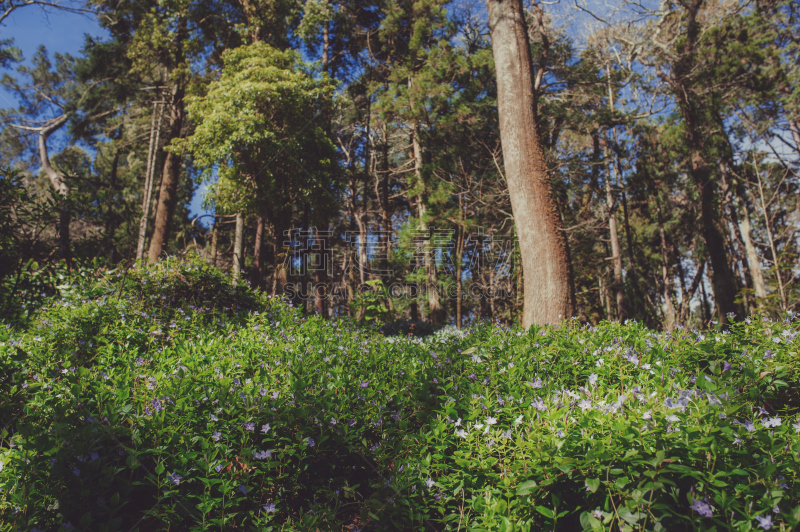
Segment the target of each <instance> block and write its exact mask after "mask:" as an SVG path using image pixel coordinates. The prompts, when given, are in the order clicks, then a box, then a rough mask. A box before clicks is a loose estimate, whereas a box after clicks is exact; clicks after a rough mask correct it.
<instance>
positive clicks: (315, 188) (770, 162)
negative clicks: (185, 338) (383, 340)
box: [0, 0, 800, 330]
mask: <svg viewBox="0 0 800 532" xmlns="http://www.w3.org/2000/svg"><path fill="white" fill-rule="evenodd" d="M490 4H491V2H490ZM514 4H515V5H516V3H514ZM562 4H563V3H562ZM497 5H498V6H499V5H500V4H499V3H498V4H497ZM504 5H506V4H504ZM487 6H488V7H492V6H491V5H488V4H487V5H484V4H483V3H481V2H472V1H466V0H465V1H457V2H446V1H444V0H418V1H411V0H408V1H397V0H378V1H375V2H363V1H360V2H353V3H349V2H346V1H341V2H335V1H328V0H307V1H306V2H302V1H299V0H274V1H263V2H262V1H260V0H236V1H231V2H227V1H226V2H202V1H193V2H188V1H175V2H172V1H169V2H155V1H152V2H150V1H142V0H137V1H129V2H123V3H117V2H101V1H93V2H90V3H89V4H86V5H85V6H84V5H78V4H63V5H60V4H54V5H49V4H44V5H43V6H37V5H31V6H27V5H21V4H15V3H13V2H12V3H9V6H8V9H9V11H10V10H13V9H49V10H50V12H51V13H52V16H57V15H58V13H59V9H73V10H80V11H81V12H82V13H84V14H85V16H90V17H97V20H98V22H99V24H100V25H101V26H102V28H104V29H105V30H107V34H108V38H107V39H104V40H98V39H96V38H92V37H88V36H87V38H86V42H85V44H84V46H83V48H82V52H81V53H80V54H79V55H77V56H71V55H66V54H60V53H58V51H53V50H50V51H48V50H46V49H44V48H41V49H40V50H39V51H38V52H37V53H36V55H35V56H34V57H32V58H28V61H26V62H24V63H19V62H20V60H22V59H23V58H22V57H20V54H19V50H17V49H16V48H15V47H14V43H13V40H9V39H7V40H6V41H3V47H2V60H3V67H4V70H5V73H4V75H3V78H2V84H3V87H4V89H5V90H6V91H7V92H8V93H9V94H12V95H13V96H14V97H15V98H16V101H17V102H18V104H19V106H18V107H16V108H11V107H6V108H4V109H3V110H2V115H1V116H0V119H1V120H2V123H3V129H2V139H1V140H0V164H2V168H3V178H2V181H0V186H2V195H0V211H2V217H1V218H0V220H1V221H0V224H1V225H0V235H2V246H0V248H1V249H2V251H0V254H2V255H0V264H1V265H2V266H0V279H1V280H2V292H0V297H2V300H3V303H2V305H3V307H4V309H5V311H6V312H8V311H9V309H11V308H18V306H19V298H20V297H22V298H23V299H30V302H29V304H31V305H35V304H36V299H37V298H40V297H41V295H42V294H48V293H54V292H55V291H56V289H55V286H56V284H57V280H56V279H58V278H59V276H64V275H66V276H67V277H68V276H69V275H70V272H71V271H73V270H74V269H75V268H79V267H81V265H83V266H84V267H86V268H89V269H97V268H99V267H106V268H110V267H114V266H115V265H120V264H124V265H132V264H134V263H135V262H136V261H137V260H138V261H149V262H154V261H157V260H160V259H163V258H165V257H167V256H173V255H179V256H186V255H187V254H196V255H200V256H201V257H203V258H204V259H205V260H207V261H210V262H211V263H212V264H214V265H217V266H219V267H221V268H223V269H225V270H226V271H229V272H232V273H233V275H234V276H236V277H241V282H247V283H249V284H250V285H251V286H253V287H259V288H261V289H263V290H265V291H267V292H269V293H270V294H273V295H277V296H285V297H289V298H290V299H292V300H293V303H294V304H295V306H300V307H303V308H304V309H306V311H307V313H314V312H318V313H323V314H324V315H352V316H355V317H357V318H362V319H363V318H365V317H368V316H366V314H367V312H366V310H365V309H366V308H367V306H371V307H372V308H379V309H380V311H379V312H378V311H376V312H377V314H375V312H372V313H370V317H374V318H376V319H377V317H376V316H378V314H380V316H382V317H383V319H386V318H387V317H389V316H391V317H392V318H394V319H407V320H414V321H420V322H424V323H428V324H431V325H434V326H436V325H442V324H447V323H450V324H455V325H456V326H458V327H460V326H461V325H462V324H464V323H469V322H474V321H475V320H479V319H492V320H499V321H500V322H502V323H505V324H516V323H520V324H526V325H529V324H530V323H532V322H533V321H537V322H539V323H554V322H556V321H558V317H557V316H556V315H555V314H553V315H546V314H547V313H544V314H542V315H541V316H539V317H534V316H533V314H530V313H531V312H533V311H534V310H535V309H534V307H536V308H539V307H543V306H544V307H547V306H548V305H549V306H551V307H553V306H554V304H552V303H551V302H552V301H553V300H556V299H559V298H561V299H563V300H564V301H563V302H561V303H559V304H558V305H555V306H558V307H559V308H558V309H557V310H558V314H559V315H560V314H564V316H565V317H566V314H570V315H571V316H577V317H578V318H579V319H580V320H581V322H583V323H587V322H588V323H592V324H597V323H599V322H600V321H602V320H617V321H620V322H624V321H625V320H627V319H634V320H637V321H640V322H642V323H645V324H646V325H648V326H650V327H654V328H663V329H667V330H669V329H672V327H674V325H675V324H677V323H685V324H689V325H693V324H698V325H699V324H706V325H708V324H710V323H711V322H712V321H716V322H718V323H720V322H722V323H724V321H725V317H726V316H727V315H728V314H730V313H734V314H735V315H736V316H738V318H737V319H742V318H743V317H744V316H746V315H748V314H750V313H752V312H754V311H756V310H758V311H760V312H762V313H772V314H773V315H777V313H781V312H787V311H794V310H797V302H798V284H797V282H796V281H797V279H798V275H800V272H799V271H798V252H799V250H798V238H797V237H798V229H799V228H800V203H798V199H797V198H798V195H797V192H798V190H797V187H798V173H797V172H798V168H799V166H798V164H800V125H799V124H800V109H798V102H800V98H798V92H797V91H798V90H799V89H798V87H800V84H798V76H799V75H800V74H798V72H800V71H799V70H798V57H799V56H798V44H799V43H798V37H797V36H798V35H800V28H799V27H798V17H799V16H800V9H799V8H798V5H797V4H796V2H791V1H788V0H780V1H779V0H763V1H762V0H758V1H755V2H745V1H716V0H715V1H700V0H696V1H693V2H689V1H684V0H681V1H675V2H649V3H648V2H630V1H627V0H626V1H624V2H621V3H620V5H619V6H617V7H615V8H613V9H612V8H610V7H608V6H606V7H603V8H601V7H597V8H595V7H592V6H591V5H588V4H581V3H580V2H574V3H573V4H569V5H560V4H556V5H550V4H548V3H532V4H525V5H522V4H520V5H519V6H518V9H519V11H520V17H519V19H520V20H517V21H516V23H517V27H515V28H505V27H500V26H498V25H497V24H495V26H494V28H495V29H494V31H495V32H496V35H495V38H494V42H495V43H496V46H495V50H494V53H493V49H492V42H493V39H492V31H493V30H492V27H493V26H492V24H491V20H490V19H491V16H490V15H491V12H492V11H491V9H489V10H488V11H487ZM551 12H552V13H551ZM565 13H566V15H565ZM7 14H8V13H7ZM568 15H569V16H568ZM577 15H581V17H577ZM497 17H499V18H498V20H504V19H503V18H502V17H500V16H499V15H497ZM570 17H571V18H570ZM578 21H580V23H579V22H578ZM513 31H518V33H517V34H516V35H517V38H518V39H519V38H526V39H527V45H528V48H529V56H530V60H529V61H525V63H526V64H525V65H522V66H523V67H524V72H523V78H526V79H527V78H530V85H531V87H530V90H529V91H527V92H525V95H522V96H524V98H523V97H522V96H521V95H520V94H521V93H520V94H516V93H514V90H516V89H515V85H516V83H517V81H513V80H512V79H511V78H509V80H507V81H506V82H505V83H506V85H507V88H506V89H505V90H507V91H511V92H508V93H507V95H506V96H505V97H506V98H507V101H508V103H506V104H505V106H506V107H505V113H506V114H507V115H508V116H511V117H514V116H523V115H524V119H523V122H525V123H524V124H523V125H524V126H525V127H527V128H528V130H527V132H526V133H524V135H528V137H529V138H528V140H529V141H533V142H534V143H535V146H536V149H535V150H534V151H531V152H528V151H524V150H523V152H519V149H520V147H519V146H516V147H515V146H514V145H512V143H511V140H509V141H507V142H506V144H507V148H506V151H505V152H504V147H503V144H502V143H501V137H502V134H501V133H502V124H503V121H502V119H501V116H500V114H501V113H500V112H499V111H503V105H502V102H500V105H499V108H500V110H499V108H498V100H499V97H500V98H502V97H503V94H502V93H501V92H499V89H503V86H502V85H499V84H498V80H500V81H502V80H504V79H506V78H504V77H503V72H499V73H496V66H495V65H496V63H497V61H498V55H497V54H498V50H501V49H502V46H501V45H502V43H503V41H502V39H501V37H502V36H503V35H511V33H512V32H513ZM517 66H519V65H517ZM506 70H508V68H506V67H504V69H503V71H506ZM520 72H522V71H521V70H520ZM509 83H510V84H511V87H508V84H509ZM526 120H527V121H526ZM512 126H513V124H510V123H509V125H507V126H506V127H507V128H508V130H509V133H508V135H509V139H511V138H512V137H513V135H514V134H513V133H512V132H511V131H512V129H513V127H516V126H513V127H512ZM521 134H522V133H521ZM528 147H530V146H528ZM525 149H527V148H525ZM534 152H535V154H536V156H535V157H533V155H532V154H534ZM517 153H520V154H522V155H520V156H519V157H516V156H515V157H513V160H511V159H509V158H510V157H512V154H517ZM534 159H535V160H534ZM531 164H533V165H534V166H530V165H531ZM506 173H508V175H506ZM517 176H522V177H519V178H518V177H517ZM534 182H535V183H542V187H543V188H542V189H541V190H542V191H544V192H543V193H544V196H543V197H544V199H543V200H542V201H541V202H536V201H533V200H531V199H530V198H532V197H539V196H537V195H536V194H534V196H530V194H531V193H533V192H532V191H527V192H526V191H525V190H523V189H522V188H520V186H518V185H515V183H523V184H524V183H534ZM195 194H197V195H201V194H202V197H203V200H202V201H203V207H204V211H203V212H202V213H194V214H192V213H190V210H189V203H190V202H191V200H192V198H193V196H194V195H195ZM523 197H524V198H528V199H527V200H525V201H523V200H521V199H520V200H519V202H518V203H519V204H518V205H517V204H515V201H514V200H515V198H523ZM526 209H527V210H526ZM548 216H550V218H548ZM520 224H522V225H520ZM523 226H524V227H523ZM537 228H538V229H537ZM542 228H544V229H542ZM548 228H550V229H548ZM539 229H541V231H539ZM537 231H538V232H537ZM548 249H550V250H551V251H552V253H554V254H555V255H553V256H554V258H553V260H554V261H555V262H554V263H553V264H550V263H547V260H550V259H546V256H549V255H548V253H549V251H547V250H548ZM314 250H317V251H318V252H316V253H315V252H314ZM320 250H321V251H320ZM526 261H530V264H529V265H528V269H530V273H529V274H527V275H526V272H525V268H524V267H523V266H524V265H525V264H526ZM313 264H317V265H319V264H322V266H321V267H319V266H317V267H313V266H311V265H313ZM542 264H549V266H547V267H545V266H541V268H540V267H539V266H538V265H542ZM551 266H552V267H553V268H556V269H557V270H559V269H560V270H559V271H561V272H562V275H561V278H557V277H558V276H555V277H552V276H551V277H547V276H546V275H545V274H544V273H543V272H544V271H545V270H547V271H550V270H549V269H548V268H550V267H551ZM537 268H539V269H537ZM542 268H543V269H542ZM540 270H541V271H540ZM542 275H545V276H544V277H542ZM562 278H563V279H562ZM367 283H370V284H367ZM559 283H561V285H559ZM365 287H368V288H367V289H365ZM390 287H392V288H391V290H390V289H389V288H390ZM548 287H549V288H548ZM565 287H566V288H565ZM381 288H382V292H381V290H380V289H381ZM48 290H49V291H48ZM548 290H551V291H552V290H555V291H556V292H558V294H560V295H553V294H555V292H548ZM559 290H560V292H559ZM533 292H536V293H533ZM566 292H570V293H568V294H566ZM381 294H382V295H381ZM537 297H538V298H540V299H538V300H537V299H536V298H537ZM531 298H532V299H531ZM366 300H369V301H370V302H372V303H375V301H382V302H383V303H381V304H377V305H376V304H372V305H367V304H366V303H367V301H366ZM534 300H536V301H539V303H534V302H533V301H534ZM527 301H530V303H529V304H528V306H529V307H531V310H530V311H525V312H523V310H524V307H525V302H527ZM542 301H544V303H542ZM559 305H560V306H559ZM554 308H555V307H554ZM551 310H552V309H551ZM548 312H549V311H548ZM552 312H555V310H552ZM373 314H374V316H373Z"/></svg>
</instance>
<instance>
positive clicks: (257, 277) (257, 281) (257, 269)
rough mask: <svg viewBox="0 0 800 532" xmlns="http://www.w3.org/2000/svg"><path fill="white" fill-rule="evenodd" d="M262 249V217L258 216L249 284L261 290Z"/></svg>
mask: <svg viewBox="0 0 800 532" xmlns="http://www.w3.org/2000/svg"><path fill="white" fill-rule="evenodd" d="M263 247H264V217H263V216H262V215H259V216H258V223H257V224H256V240H255V244H254V245H253V275H252V279H251V280H250V284H251V285H252V287H253V288H261V282H262V279H261V273H262V272H261V254H262V248H263Z"/></svg>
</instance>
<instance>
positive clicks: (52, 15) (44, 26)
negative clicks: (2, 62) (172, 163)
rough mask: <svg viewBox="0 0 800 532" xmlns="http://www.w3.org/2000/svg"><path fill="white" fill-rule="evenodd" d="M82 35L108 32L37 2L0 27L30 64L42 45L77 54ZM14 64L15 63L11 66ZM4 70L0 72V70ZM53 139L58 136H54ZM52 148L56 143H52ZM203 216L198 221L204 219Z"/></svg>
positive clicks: (0, 93)
mask: <svg viewBox="0 0 800 532" xmlns="http://www.w3.org/2000/svg"><path fill="white" fill-rule="evenodd" d="M86 35H90V36H92V37H95V38H98V39H102V38H107V37H108V32H107V31H106V30H104V29H103V28H102V27H100V24H98V23H97V19H96V18H95V17H94V16H84V15H79V14H75V13H65V12H63V11H56V10H49V11H44V10H42V9H41V8H39V7H38V6H26V7H23V8H20V9H17V10H16V11H14V12H12V14H11V15H10V16H9V17H8V18H7V19H6V20H5V24H4V25H3V26H2V27H0V38H1V39H14V45H15V46H16V47H17V48H19V49H20V50H21V51H22V57H23V59H24V61H23V63H25V64H30V59H31V58H32V57H33V56H34V54H35V53H36V51H37V50H38V49H39V46H41V45H44V46H45V47H46V48H47V51H48V53H49V55H50V57H51V59H52V58H53V54H54V53H55V52H58V53H68V54H72V55H80V51H81V48H83V43H84V41H85V38H86ZM12 68H15V67H12ZM5 73H8V70H6V72H3V74H5ZM16 106H17V103H16V100H15V99H14V97H13V96H12V95H11V94H9V93H7V92H6V91H4V90H3V89H2V88H0V107H2V108H13V107H16ZM53 140H55V142H56V143H58V142H59V140H62V141H63V137H62V138H61V139H58V138H54V139H53ZM54 148H56V146H54ZM204 189H205V185H201V186H199V187H197V191H196V192H195V196H194V198H193V199H192V202H191V204H190V207H189V210H190V211H191V213H192V214H193V215H198V214H202V213H203V212H204V211H203V209H202V207H201V204H202V201H203V190H204ZM205 221H207V220H203V221H201V222H205Z"/></svg>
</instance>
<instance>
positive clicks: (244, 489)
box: [239, 484, 247, 495]
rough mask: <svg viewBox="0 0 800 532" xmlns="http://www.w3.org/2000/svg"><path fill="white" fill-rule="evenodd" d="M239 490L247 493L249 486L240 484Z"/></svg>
mask: <svg viewBox="0 0 800 532" xmlns="http://www.w3.org/2000/svg"><path fill="white" fill-rule="evenodd" d="M239 491H241V492H242V493H243V494H245V495H247V488H246V487H245V485H244V484H240V485H239Z"/></svg>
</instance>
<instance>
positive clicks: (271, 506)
mask: <svg viewBox="0 0 800 532" xmlns="http://www.w3.org/2000/svg"><path fill="white" fill-rule="evenodd" d="M264 511H265V512H267V513H268V514H271V513H275V503H274V502H268V503H267V504H265V505H264Z"/></svg>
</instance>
